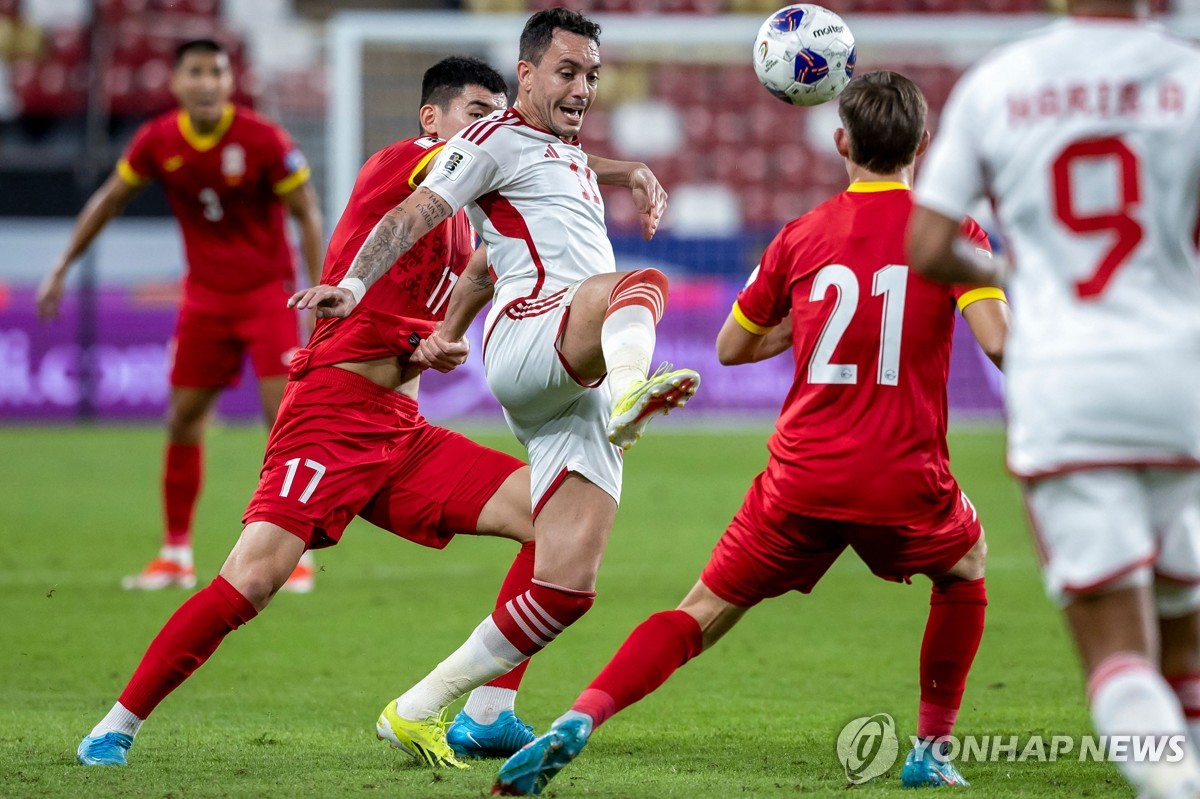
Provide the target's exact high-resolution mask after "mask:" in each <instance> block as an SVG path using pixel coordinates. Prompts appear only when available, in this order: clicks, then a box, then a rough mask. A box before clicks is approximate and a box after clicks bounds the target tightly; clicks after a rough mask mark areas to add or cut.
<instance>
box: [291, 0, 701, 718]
mask: <svg viewBox="0 0 1200 799" xmlns="http://www.w3.org/2000/svg"><path fill="white" fill-rule="evenodd" d="M599 35H600V28H599V26H598V25H596V24H595V23H593V22H591V21H590V20H588V19H587V18H585V17H583V16H582V15H580V14H577V13H575V12H573V11H567V10H565V9H561V8H560V9H551V10H548V11H541V12H538V13H536V14H534V15H533V16H532V17H530V19H529V20H528V22H527V23H526V25H525V29H524V31H523V32H522V34H521V42H520V61H519V62H518V64H517V78H518V81H519V91H518V95H517V100H516V103H515V104H514V105H513V108H512V112H511V113H507V112H506V113H503V114H494V115H492V116H489V117H487V118H485V119H483V120H480V121H479V122H478V123H476V124H474V125H471V126H470V127H468V128H466V129H465V130H463V131H462V132H460V133H459V134H458V135H456V136H454V137H453V138H452V139H451V140H450V141H449V142H448V143H447V145H446V147H445V148H444V149H443V151H442V152H441V153H440V154H439V155H438V157H437V160H436V161H435V162H434V164H433V166H432V168H431V170H430V174H429V176H428V177H427V178H426V179H425V180H424V181H423V182H422V184H421V186H420V187H418V188H417V190H416V191H414V192H413V194H412V195H411V197H409V198H408V199H407V200H405V201H404V202H403V203H402V204H401V205H399V206H397V207H396V208H395V209H393V210H392V211H390V212H389V213H388V214H386V215H385V216H384V217H383V219H381V220H380V222H379V224H378V225H376V227H375V229H374V230H373V231H372V232H371V234H370V235H369V236H368V238H367V239H366V241H365V242H364V243H363V247H362V250H361V251H360V252H359V254H358V256H357V257H356V258H355V261H354V263H352V264H351V266H350V268H349V270H348V272H347V278H346V279H345V280H343V281H342V282H341V283H340V284H339V285H338V286H336V287H334V286H318V287H315V288H313V289H310V290H308V291H306V292H301V293H299V294H297V295H296V297H294V298H293V299H294V304H295V305H296V306H297V307H299V308H308V307H315V308H317V310H318V315H319V316H325V315H336V316H344V315H345V314H346V313H349V311H350V310H351V309H353V307H354V306H355V304H356V303H357V301H358V299H359V298H360V297H361V296H362V293H363V292H364V291H365V290H366V288H367V286H369V285H370V284H371V283H372V282H373V281H374V280H375V279H377V278H378V277H379V275H381V274H382V273H383V272H384V271H385V270H386V269H387V267H388V266H390V265H391V264H392V263H394V262H395V260H396V258H397V257H398V256H399V255H400V254H402V253H403V252H405V251H407V249H408V248H409V247H411V246H412V244H413V242H415V241H416V240H417V239H419V238H420V237H421V236H423V235H424V234H425V233H427V232H428V231H429V230H430V229H432V228H433V227H434V226H436V225H437V224H438V223H440V222H441V221H442V220H444V219H446V218H449V217H450V216H452V215H453V214H454V213H455V212H457V211H458V210H459V209H461V208H466V209H467V213H468V214H469V215H470V217H471V221H472V223H473V225H474V227H475V229H476V231H477V232H478V233H479V235H480V236H481V237H482V239H483V242H484V244H485V245H486V248H487V255H488V259H487V260H488V263H487V264H486V265H483V264H480V269H479V270H478V272H475V271H471V272H469V273H464V274H463V276H462V278H461V279H460V280H459V281H458V282H457V285H456V286H455V289H454V291H453V293H452V294H451V297H450V300H449V303H448V306H447V311H446V317H445V321H444V322H443V323H442V325H441V327H440V328H439V330H438V331H437V332H435V333H433V334H431V335H430V336H429V337H428V338H427V339H426V340H425V341H423V342H421V345H420V348H419V350H418V351H417V353H416V354H415V355H414V362H417V363H420V364H422V365H426V366H431V367H433V368H437V369H441V370H443V371H448V370H449V369H452V368H454V367H455V366H457V365H459V364H461V363H462V362H463V360H464V359H465V358H466V354H467V344H466V340H465V334H466V330H467V326H468V325H469V323H470V322H471V320H472V319H473V318H474V317H475V315H476V314H477V313H478V312H479V311H480V310H481V309H482V308H483V306H484V305H485V304H486V303H487V301H488V300H491V299H492V298H493V291H494V295H495V303H494V307H493V310H492V311H491V313H490V314H489V315H488V319H487V328H486V331H487V332H486V334H485V339H484V343H483V346H484V363H485V367H486V370H487V377H488V383H489V385H490V387H491V389H492V391H493V393H494V394H495V395H496V397H497V399H499V400H500V403H501V404H502V405H503V406H504V412H505V416H506V418H507V419H508V422H509V424H510V426H511V427H512V429H513V432H514V433H515V434H516V435H517V437H518V438H519V439H520V440H521V442H522V443H524V444H525V446H526V447H527V448H528V450H529V461H530V469H531V483H532V503H533V515H534V534H535V540H536V542H537V545H536V555H535V563H534V579H533V580H532V581H531V584H530V587H529V590H528V591H526V592H525V593H524V594H522V595H520V596H519V597H517V599H515V600H514V601H512V602H509V603H507V605H505V606H504V607H502V608H498V609H497V610H496V611H495V612H493V613H492V614H491V615H490V616H488V617H487V618H486V619H484V620H483V622H482V623H481V624H480V625H479V626H478V627H477V628H476V629H475V631H474V632H473V633H472V634H471V636H470V637H469V638H468V640H467V641H466V643H464V644H463V646H462V647H460V648H459V649H458V650H457V651H456V652H454V653H453V654H451V655H450V657H448V658H447V659H446V660H445V661H443V662H442V663H441V664H439V665H438V666H437V668H436V669H434V671H433V672H432V673H431V674H429V675H428V676H427V677H426V678H425V679H423V680H422V681H421V682H420V683H418V684H417V685H416V686H414V687H413V688H412V689H410V690H409V691H407V692H406V693H405V694H404V695H403V696H401V697H399V698H398V699H397V700H395V702H394V703H389V705H388V707H387V708H385V711H384V714H383V715H382V716H381V717H380V722H379V732H380V735H381V736H383V737H387V738H388V739H389V740H395V738H401V739H403V735H399V736H396V735H394V733H396V732H397V730H396V725H397V724H399V725H403V726H404V728H405V730H406V731H407V729H408V725H410V724H411V725H417V726H418V727H420V726H421V725H425V728H427V727H428V724H429V721H430V720H431V719H435V718H437V717H438V714H439V712H440V711H441V710H442V709H443V708H444V707H445V706H446V705H448V704H449V703H450V702H452V701H453V700H454V699H456V698H457V697H458V696H461V695H462V694H465V693H466V692H467V691H469V690H471V689H472V688H473V687H476V686H479V685H482V684H484V683H486V682H488V681H489V680H492V679H493V678H495V677H497V676H499V675H500V674H503V673H505V672H507V671H508V670H510V669H512V668H513V667H514V666H516V665H517V664H518V663H520V662H522V661H523V660H524V659H525V658H527V657H529V656H530V655H532V654H534V653H536V652H538V651H539V650H541V649H542V648H543V647H545V646H546V645H547V644H549V642H550V641H552V640H554V638H555V637H556V636H557V635H558V634H559V633H560V632H561V631H562V630H564V629H565V628H566V627H568V626H569V625H571V624H572V623H574V622H575V621H576V620H578V619H579V618H580V617H581V616H582V615H583V614H584V613H585V612H587V610H588V609H589V608H590V607H591V605H592V603H593V601H594V598H595V584H596V573H597V571H598V570H599V567H600V561H601V559H602V557H603V554H604V549H605V547H606V545H607V541H608V535H609V532H610V531H611V529H612V525H613V521H614V519H615V516H616V510H617V504H618V502H619V500H620V492H621V450H622V449H626V448H628V447H629V446H632V445H633V443H634V442H635V441H636V440H637V439H638V437H639V436H640V435H641V432H642V430H643V429H644V427H645V425H646V423H647V422H648V421H649V420H650V418H651V417H653V416H655V415H657V414H658V413H665V412H666V411H669V410H671V409H672V408H676V407H682V406H683V405H684V404H685V403H686V402H687V400H688V399H689V398H690V397H691V396H692V395H693V394H694V393H695V390H696V387H697V386H698V385H699V382H700V377H699V375H697V374H696V373H695V372H694V371H691V370H689V369H680V370H676V371H670V370H669V368H667V367H664V368H660V369H659V371H658V372H656V373H655V374H654V375H652V376H647V372H648V369H649V365H650V361H651V358H652V356H653V351H654V342H655V326H656V325H657V323H658V321H659V319H660V318H661V315H662V311H663V308H664V306H665V304H666V295H667V280H666V277H665V276H664V275H663V274H662V273H661V272H658V271H657V270H654V269H641V270H637V271H633V272H617V271H616V260H615V258H614V256H613V251H612V245H611V244H610V243H609V241H608V237H607V232H606V229H605V226H604V205H603V201H602V200H601V197H600V192H599V189H598V187H597V181H598V180H601V181H602V182H605V183H618V184H624V185H627V186H629V187H630V188H631V189H633V190H634V200H635V203H637V204H638V206H639V208H640V209H641V210H642V211H643V234H644V235H646V236H647V238H648V237H650V236H651V235H653V233H654V230H655V229H656V227H657V224H658V219H659V217H660V215H661V212H662V208H663V205H664V203H665V199H666V195H665V193H664V192H663V191H662V188H661V187H660V186H659V185H658V181H657V180H656V179H654V177H653V175H652V174H651V173H650V171H649V170H648V169H646V168H645V167H644V166H640V165H638V167H637V168H632V169H630V168H629V165H623V164H622V162H609V161H603V162H589V160H588V157H587V156H586V155H585V154H584V152H583V151H582V150H581V149H580V147H579V144H578V139H577V136H578V133H579V129H580V127H581V125H582V122H583V118H584V116H585V114H586V113H587V110H588V108H589V107H590V105H591V103H592V101H593V99H594V98H595V95H596V87H597V83H598V80H599V72H600V57H599V50H598V44H599ZM596 170H602V174H600V175H597V174H596ZM484 267H486V269H485V268H484ZM493 284H494V289H493Z"/></svg>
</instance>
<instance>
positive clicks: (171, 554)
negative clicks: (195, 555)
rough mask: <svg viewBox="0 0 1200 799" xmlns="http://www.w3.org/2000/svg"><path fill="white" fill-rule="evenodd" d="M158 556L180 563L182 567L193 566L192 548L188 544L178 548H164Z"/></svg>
mask: <svg viewBox="0 0 1200 799" xmlns="http://www.w3.org/2000/svg"><path fill="white" fill-rule="evenodd" d="M158 556H159V557H160V558H164V559H165V560H169V561H171V562H172V563H178V564H179V565H180V566H191V565H192V548H191V547H190V546H187V545H186V544H185V545H183V546H178V547H171V546H163V548H162V549H160V550H159V551H158Z"/></svg>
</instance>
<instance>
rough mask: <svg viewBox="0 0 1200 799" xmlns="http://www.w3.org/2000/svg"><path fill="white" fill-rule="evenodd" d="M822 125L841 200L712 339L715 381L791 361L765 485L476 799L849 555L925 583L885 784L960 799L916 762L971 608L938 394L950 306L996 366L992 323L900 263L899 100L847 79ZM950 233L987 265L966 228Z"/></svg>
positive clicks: (945, 721) (955, 672)
mask: <svg viewBox="0 0 1200 799" xmlns="http://www.w3.org/2000/svg"><path fill="white" fill-rule="evenodd" d="M840 111H841V117H842V123H843V125H844V126H845V127H844V128H841V129H839V130H838V131H837V134H836V136H835V142H836V144H837V149H838V152H839V154H841V155H842V156H843V157H844V158H845V159H846V168H847V171H848V173H849V176H850V181H851V183H850V187H849V189H847V191H845V192H844V193H842V194H839V195H838V196H836V197H834V198H833V199H832V200H830V201H829V202H826V203H824V204H823V205H820V206H818V207H817V208H815V209H813V210H812V211H810V212H809V213H807V214H805V215H804V216H802V217H800V218H799V219H796V220H795V221H793V222H790V223H789V224H788V225H786V226H785V227H784V228H783V230H782V232H780V233H779V235H778V236H776V237H775V239H774V241H772V242H771V244H770V246H769V247H768V248H767V250H766V253H765V254H764V255H763V259H762V262H761V264H760V265H759V267H758V269H757V270H756V271H755V273H754V275H753V276H752V278H751V281H750V282H749V284H748V285H747V286H746V288H745V289H743V290H742V292H741V294H739V295H738V299H737V302H736V303H735V304H734V306H733V311H732V313H731V314H730V315H729V318H728V319H727V320H726V322H725V325H724V327H723V328H722V329H721V332H720V334H719V335H718V337H717V353H718V356H719V357H720V360H721V362H722V363H724V364H740V363H749V362H754V361H760V360H763V359H765V358H770V357H772V356H775V355H777V354H779V353H781V352H783V351H784V350H785V349H787V348H788V347H789V346H791V347H792V348H793V350H794V354H795V355H794V357H795V360H796V379H795V382H794V383H793V385H792V389H791V391H790V393H789V394H788V397H787V400H786V402H785V404H784V408H783V411H782V412H781V414H780V416H779V421H778V424H777V425H776V431H775V434H774V435H773V436H771V439H770V441H769V444H768V447H769V450H770V459H769V461H768V464H767V468H766V470H765V471H764V472H763V473H762V474H760V475H759V476H758V477H757V478H755V480H754V483H753V484H752V485H751V487H750V490H749V492H748V493H747V494H746V499H745V501H744V503H743V504H742V507H741V509H740V510H739V511H738V512H737V514H736V515H735V516H734V518H733V521H732V522H731V524H730V525H729V528H728V529H727V530H726V532H725V534H724V535H723V536H722V537H721V539H720V541H719V542H718V543H717V546H716V548H715V549H714V550H713V554H712V558H711V559H710V560H709V562H708V565H707V566H706V567H705V568H704V571H703V572H702V573H701V575H700V580H699V582H697V583H696V585H695V587H694V588H692V590H691V592H690V593H689V594H688V595H687V597H686V598H685V599H684V600H683V602H682V603H681V604H680V606H679V608H678V609H676V610H672V611H666V612H662V613H656V614H655V615H653V616H651V617H650V618H649V619H647V620H646V621H645V622H643V623H642V624H641V626H639V627H638V628H636V629H635V630H634V631H633V633H631V634H630V636H629V638H628V639H626V641H625V643H624V645H623V646H622V647H621V648H620V650H618V652H617V654H616V655H615V657H614V658H613V659H612V660H611V661H610V662H609V664H608V665H607V666H606V667H605V668H604V670H603V671H602V672H601V673H600V675H599V676H598V677H597V678H596V679H595V680H594V681H593V682H592V684H591V685H590V686H589V687H588V688H587V690H585V691H584V692H583V693H582V694H581V695H580V697H579V698H578V699H577V700H576V701H575V704H574V705H573V706H572V709H571V710H570V711H569V712H568V713H567V714H566V715H564V716H563V717H561V718H560V719H559V720H558V721H556V722H555V724H554V726H553V727H552V728H551V729H550V731H549V732H548V733H546V734H545V735H543V736H541V737H540V738H538V739H537V741H535V742H534V743H533V744H531V745H530V746H528V747H526V748H525V749H524V750H522V751H521V752H518V753H517V754H516V755H514V756H513V757H512V758H510V759H509V761H508V762H507V763H505V764H504V766H503V768H501V770H500V774H499V776H498V778H497V783H496V787H495V789H494V791H493V792H494V793H500V794H514V795H524V794H533V795H536V794H540V793H541V791H542V789H543V788H544V787H545V786H546V784H547V782H548V781H549V780H550V778H552V777H553V776H554V775H555V774H556V773H557V772H558V771H559V770H560V769H561V768H563V767H564V766H565V765H566V764H567V763H569V762H570V761H571V760H572V759H573V758H574V757H575V756H576V755H578V754H579V752H580V751H581V750H582V749H583V746H584V744H586V742H587V740H588V736H590V735H591V733H592V732H593V731H594V729H595V728H596V727H597V726H599V725H600V724H602V723H604V722H605V721H606V720H607V719H608V718H610V717H611V716H612V715H613V714H615V713H617V712H618V711H620V710H621V709H623V708H625V707H628V706H629V705H631V704H633V703H634V702H636V701H638V700H639V699H641V698H642V697H644V696H646V695H647V694H649V693H650V692H651V691H653V690H655V689H656V688H658V687H659V686H660V685H662V684H663V683H664V682H665V681H666V680H667V678H668V677H669V676H670V675H671V674H672V673H673V672H674V671H675V670H676V669H678V668H679V667H680V666H682V665H683V664H684V663H686V662H687V661H688V660H689V659H691V658H692V657H695V656H696V655H698V654H700V653H701V652H702V651H704V650H705V649H706V648H708V647H710V646H712V645H713V644H714V643H716V641H717V640H718V639H719V638H720V637H721V636H722V635H724V634H725V633H726V632H728V631H729V629H730V628H731V627H733V625H734V624H735V623H737V621H738V620H739V619H741V617H742V616H743V615H744V614H745V613H746V611H747V610H748V609H750V608H751V607H753V606H754V605H756V604H758V603H759V602H760V601H762V600H764V599H767V598H769V597H775V596H779V595H781V594H784V593H786V592H788V591H801V592H803V593H808V592H809V591H811V590H812V589H813V587H814V586H815V585H816V584H817V582H818V580H820V579H821V577H822V576H823V575H824V574H825V572H826V571H827V570H828V569H829V567H830V566H831V565H833V562H834V561H835V560H837V558H838V557H839V556H840V555H841V553H842V552H843V551H844V550H845V549H846V547H847V546H849V547H851V548H853V549H854V551H855V552H856V553H857V554H858V556H859V557H861V558H862V559H863V560H864V561H865V562H866V563H867V565H868V566H870V568H871V570H872V572H874V573H875V574H877V575H878V576H880V577H883V578H884V579H887V580H894V581H897V582H908V581H909V578H910V577H911V576H912V575H914V574H925V575H928V576H929V577H930V578H931V579H932V580H933V593H932V597H931V605H930V613H929V621H928V624H927V626H926V629H925V639H924V641H923V643H922V646H921V666H920V671H921V704H920V720H919V722H918V730H917V734H918V736H919V737H920V738H921V739H922V744H921V746H919V747H918V748H917V749H914V752H913V754H910V755H909V758H908V761H907V762H906V764H905V770H904V775H903V781H904V783H905V784H906V785H921V784H951V785H953V784H965V781H963V780H962V779H961V776H959V775H958V774H957V772H956V771H953V770H952V767H951V769H946V768H942V765H941V764H940V763H937V762H934V761H933V759H932V758H930V757H927V755H928V753H929V751H930V749H931V746H930V744H931V743H932V742H934V741H935V740H936V739H938V738H939V737H941V736H943V735H949V734H950V732H951V730H952V728H953V724H954V721H955V719H956V717H957V714H958V708H959V705H960V703H961V700H962V694H963V690H964V688H965V685H966V679H967V672H968V670H969V669H970V666H971V663H972V661H973V660H974V657H975V652H976V650H977V649H978V646H979V641H980V638H981V636H982V634H983V622H984V608H985V606H986V605H987V595H986V593H985V591H984V581H983V572H984V558H985V553H986V547H985V544H984V537H983V529H982V527H981V526H980V523H979V519H978V518H977V516H976V514H975V509H974V508H973V507H972V506H971V503H970V502H969V501H968V500H967V498H966V496H965V495H964V494H963V492H962V491H961V490H960V489H959V487H958V484H957V483H956V482H955V480H954V477H953V476H952V475H951V473H950V468H949V455H948V451H947V447H946V379H947V374H948V371H949V366H950V346H951V337H952V333H953V330H954V311H955V305H956V304H957V306H958V308H959V309H961V311H962V314H963V317H964V318H965V319H966V321H967V323H968V324H969V325H970V326H971V330H972V332H974V334H975V336H976V338H977V339H978V340H979V341H980V343H981V344H982V345H983V347H984V349H985V350H986V351H987V352H988V354H989V355H991V356H992V357H993V359H995V360H996V361H997V362H998V361H999V358H1000V353H1001V348H1002V346H1003V344H1002V343H1003V340H1004V336H1005V333H1006V330H1007V319H1008V315H1007V306H1006V304H1005V303H1004V302H1003V294H1002V293H1001V292H1000V291H999V290H997V289H993V288H980V289H974V290H969V289H951V288H949V287H947V286H942V285H938V284H937V283H933V282H931V281H927V280H925V279H923V278H920V277H918V276H917V275H915V274H911V273H910V271H909V269H908V267H907V266H904V265H903V264H904V262H905V261H904V231H905V226H906V224H907V221H908V217H909V214H910V213H911V211H912V208H913V201H912V195H911V193H910V192H909V184H910V182H911V179H912V171H913V162H914V160H915V158H916V157H917V156H918V155H920V154H921V152H923V151H924V149H925V147H926V146H927V144H928V141H929V134H928V132H927V131H925V111H926V107H925V100H924V98H923V97H922V96H921V93H920V91H919V90H918V89H917V87H916V86H915V85H914V84H913V83H912V82H911V81H909V80H908V79H907V78H904V77H902V76H900V75H897V74H895V73H890V72H878V73H873V74H870V75H866V76H863V77H860V78H856V79H855V80H854V81H852V82H851V83H850V85H849V86H848V87H847V89H846V91H845V92H844V94H843V95H842V100H841V108H840ZM962 231H963V233H964V234H965V236H966V237H967V238H968V239H970V240H971V241H972V242H974V245H975V246H976V247H979V248H981V249H982V248H986V246H987V244H986V236H985V235H984V233H983V231H982V230H981V229H980V228H979V227H978V226H977V225H976V224H975V223H974V222H972V221H970V220H967V221H965V222H964V223H963V226H962ZM930 763H932V764H933V765H934V766H936V767H937V769H938V771H936V772H935V771H932V770H931V769H930V768H929V767H928V766H929V764H930Z"/></svg>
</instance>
